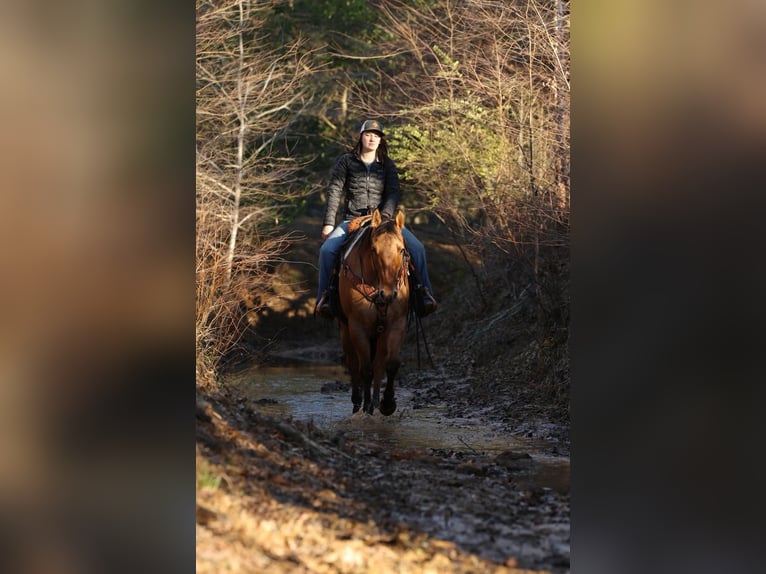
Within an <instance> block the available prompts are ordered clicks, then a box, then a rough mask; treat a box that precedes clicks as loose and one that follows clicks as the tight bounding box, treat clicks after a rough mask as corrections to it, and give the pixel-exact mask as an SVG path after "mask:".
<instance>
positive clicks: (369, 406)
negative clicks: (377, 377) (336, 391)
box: [362, 364, 375, 415]
mask: <svg viewBox="0 0 766 574" xmlns="http://www.w3.org/2000/svg"><path fill="white" fill-rule="evenodd" d="M362 387H363V388H364V407H363V410H364V412H366V413H367V414H368V415H371V414H372V412H373V410H375V407H374V405H373V402H372V396H371V392H370V390H371V388H372V365H370V364H367V365H365V366H364V367H363V368H362Z"/></svg>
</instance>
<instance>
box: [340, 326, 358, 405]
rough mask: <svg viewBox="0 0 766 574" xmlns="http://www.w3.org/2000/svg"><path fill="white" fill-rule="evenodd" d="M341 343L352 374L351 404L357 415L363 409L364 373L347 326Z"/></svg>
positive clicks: (344, 327)
mask: <svg viewBox="0 0 766 574" xmlns="http://www.w3.org/2000/svg"><path fill="white" fill-rule="evenodd" d="M340 342H341V345H342V346H343V354H344V355H345V357H346V368H348V372H349V373H350V374H351V404H352V405H353V407H352V409H353V410H352V411H351V412H352V413H356V412H357V411H358V410H359V409H360V408H362V373H361V371H360V368H359V357H358V356H357V354H356V348H355V347H354V344H353V341H352V340H351V334H350V333H349V329H348V326H347V325H345V324H344V325H343V326H342V327H341V330H340Z"/></svg>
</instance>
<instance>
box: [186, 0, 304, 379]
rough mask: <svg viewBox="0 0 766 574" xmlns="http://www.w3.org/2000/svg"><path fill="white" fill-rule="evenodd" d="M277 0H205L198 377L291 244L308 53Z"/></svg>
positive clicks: (233, 334)
mask: <svg viewBox="0 0 766 574" xmlns="http://www.w3.org/2000/svg"><path fill="white" fill-rule="evenodd" d="M272 4H273V2H270V1H263V0H261V1H259V0H218V1H204V0H198V2H197V142H196V156H197V161H196V164H197V349H198V355H197V357H198V360H197V364H198V376H202V377H205V378H208V379H209V378H210V374H211V372H212V370H213V369H214V366H215V364H216V362H217V360H218V359H220V357H221V356H223V355H224V354H225V353H226V352H227V351H229V350H230V349H231V347H232V346H233V345H234V344H235V343H236V342H237V340H238V339H239V337H240V336H241V334H242V332H243V328H244V325H243V320H244V318H243V317H244V316H243V314H242V312H241V311H240V306H241V303H242V301H243V299H244V298H247V297H248V296H249V294H250V292H251V291H252V290H253V289H254V288H255V287H256V286H257V285H258V283H259V281H260V280H261V279H262V278H263V276H264V274H265V273H267V271H268V267H269V265H270V264H272V263H273V262H274V260H275V258H277V257H278V256H279V254H280V253H281V252H282V251H283V249H284V247H285V244H286V241H287V238H285V237H281V236H279V235H278V234H277V233H275V232H274V228H275V226H276V222H277V221H278V217H279V212H280V209H282V208H283V207H284V206H285V205H287V204H288V202H289V200H290V199H292V198H294V197H295V193H296V192H291V191H290V189H291V187H290V185H289V183H290V177H291V176H292V174H294V173H295V172H296V171H297V169H299V167H300V166H298V165H296V162H295V161H294V160H293V159H292V158H291V149H290V142H289V140H288V137H287V136H288V129H289V127H290V125H291V124H292V123H293V122H294V121H296V119H297V118H298V117H299V116H300V115H301V113H302V111H303V110H304V109H305V106H306V105H307V101H308V97H307V93H306V90H305V87H304V86H305V80H306V78H308V77H309V76H310V74H311V66H310V65H309V61H310V60H309V58H308V57H307V55H306V54H305V53H303V52H302V50H301V45H300V43H299V42H295V43H292V44H289V45H282V46H280V45H276V44H274V43H273V42H271V41H268V40H267V39H266V33H265V26H266V22H267V17H268V15H269V9H270V8H271V7H272Z"/></svg>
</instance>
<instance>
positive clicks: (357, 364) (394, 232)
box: [338, 209, 409, 415]
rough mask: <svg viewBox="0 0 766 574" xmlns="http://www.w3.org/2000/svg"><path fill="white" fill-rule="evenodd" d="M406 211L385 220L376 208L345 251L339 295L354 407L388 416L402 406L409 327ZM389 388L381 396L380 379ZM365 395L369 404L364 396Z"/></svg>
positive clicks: (343, 342) (342, 339) (399, 211)
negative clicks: (400, 378) (397, 394)
mask: <svg viewBox="0 0 766 574" xmlns="http://www.w3.org/2000/svg"><path fill="white" fill-rule="evenodd" d="M403 226H404V213H402V211H401V210H398V211H397V213H396V218H395V219H391V220H386V221H383V220H382V218H381V215H380V212H379V211H378V210H377V209H376V210H375V211H374V212H373V214H372V220H371V222H370V227H369V229H363V230H361V232H363V236H362V237H361V238H360V239H359V240H358V241H356V243H352V247H351V248H350V249H349V248H346V249H347V252H345V251H344V252H343V253H342V261H341V268H340V277H339V283H338V295H339V298H340V306H341V309H342V311H343V314H344V315H345V316H346V319H347V321H345V322H341V327H340V332H341V343H342V345H343V352H344V354H345V356H346V366H347V367H348V369H349V371H350V372H351V402H352V403H353V405H354V406H353V409H354V410H353V412H357V411H358V410H359V409H360V407H361V408H363V409H364V412H366V413H368V414H372V413H373V411H374V410H375V408H379V409H380V412H381V413H382V414H384V415H390V414H392V413H393V412H394V411H395V410H396V400H395V399H394V377H395V376H396V373H397V371H398V370H399V365H400V364H401V358H400V350H401V346H402V341H403V340H404V335H405V332H406V329H407V314H408V312H409V310H408V300H409V285H408V281H407V273H408V267H409V254H408V253H407V250H406V249H405V245H404V239H403V238H402V227H403ZM384 373H385V375H386V377H387V379H386V388H385V390H384V392H383V400H382V401H381V400H380V383H381V381H382V379H383V374H384ZM363 400H364V404H362V401H363Z"/></svg>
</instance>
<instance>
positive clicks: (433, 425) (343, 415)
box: [230, 365, 569, 493]
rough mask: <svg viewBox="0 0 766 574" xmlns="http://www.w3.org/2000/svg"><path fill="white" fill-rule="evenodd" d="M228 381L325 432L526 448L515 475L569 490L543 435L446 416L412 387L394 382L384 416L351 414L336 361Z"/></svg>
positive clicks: (440, 444)
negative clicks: (525, 465) (424, 403)
mask: <svg viewBox="0 0 766 574" xmlns="http://www.w3.org/2000/svg"><path fill="white" fill-rule="evenodd" d="M230 381H231V382H232V383H235V384H237V385H238V386H239V387H240V389H242V391H243V393H244V395H245V396H246V397H247V398H248V399H249V400H250V401H251V406H252V407H253V408H254V409H255V410H257V411H258V412H261V413H263V414H266V415H271V416H275V417H279V418H286V419H287V418H292V419H295V420H300V421H304V422H311V423H313V424H314V425H316V426H317V427H319V428H321V429H323V430H326V431H328V432H331V433H334V432H339V431H342V432H343V433H344V434H345V436H349V437H353V438H357V439H361V440H364V441H367V442H369V441H374V442H375V443H377V444H380V445H381V446H385V447H387V448H391V449H395V450H397V451H405V452H406V451H427V450H428V449H440V450H443V451H449V452H455V453H468V454H484V455H493V454H498V453H500V452H503V451H508V450H512V451H518V452H526V453H529V454H530V455H531V457H532V459H533V461H534V465H533V467H532V468H530V470H529V471H528V472H527V473H526V477H525V479H524V476H522V477H521V478H522V480H523V481H524V482H530V483H534V484H536V485H539V486H542V487H547V488H551V489H553V490H556V491H558V492H561V493H565V492H568V491H569V459H567V458H562V457H552V456H547V455H545V454H543V453H544V452H545V451H546V450H547V449H546V448H545V447H546V446H549V445H547V444H546V443H545V442H544V441H540V440H534V439H524V438H520V437H517V436H510V435H509V434H508V432H507V431H504V430H503V428H502V425H499V424H492V423H487V422H486V421H484V420H481V419H479V418H473V419H472V418H454V417H452V418H450V417H448V416H446V414H445V411H446V409H445V408H444V407H429V408H413V404H412V401H411V399H412V395H413V393H412V390H410V389H407V388H402V387H400V386H398V385H397V388H396V401H397V409H396V412H395V413H394V414H393V415H392V416H390V417H384V416H383V415H381V414H380V413H379V412H378V411H376V412H375V414H374V415H373V416H369V415H365V414H363V413H361V412H358V413H356V414H354V415H352V413H351V393H350V391H349V390H348V384H347V382H348V374H347V373H345V372H344V370H343V368H342V367H339V366H317V365H306V366H298V367H273V368H259V367H254V368H251V369H246V370H243V371H240V372H238V373H236V374H235V375H232V377H231V379H230ZM323 387H324V389H323Z"/></svg>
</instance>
